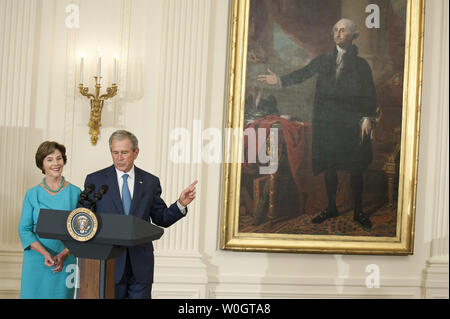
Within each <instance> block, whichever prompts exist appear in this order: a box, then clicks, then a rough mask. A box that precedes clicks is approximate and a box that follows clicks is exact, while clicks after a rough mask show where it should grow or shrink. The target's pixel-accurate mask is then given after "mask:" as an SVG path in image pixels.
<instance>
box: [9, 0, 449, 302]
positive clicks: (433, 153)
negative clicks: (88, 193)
mask: <svg viewBox="0 0 450 319" xmlns="http://www.w3.org/2000/svg"><path fill="white" fill-rule="evenodd" d="M69 3H75V4H77V5H78V6H79V8H80V28H79V29H68V28H67V27H66V26H65V18H66V13H65V11H64V10H65V8H66V6H67V5H68V4H69ZM229 6H230V1H226V0H183V1H181V0H152V1H147V0H134V1H126V0H96V1H93V0H90V1H87V0H77V1H68V0H64V1H61V0H58V1H57V0H15V1H13V0H1V1H0V31H1V32H0V36H1V38H0V50H1V53H2V54H1V56H0V77H1V83H2V85H1V89H0V134H1V135H0V143H1V144H0V147H1V152H0V171H2V172H5V177H4V178H3V179H2V182H1V183H0V297H2V298H15V297H17V296H18V294H19V289H20V270H21V256H22V253H21V248H20V243H19V240H18V237H17V231H16V229H17V224H18V220H19V218H20V210H21V204H22V200H23V196H24V194H25V191H26V190H27V189H28V188H30V187H32V186H34V185H36V184H37V183H38V182H39V180H40V178H41V174H40V173H39V171H38V169H37V168H36V167H35V166H34V164H33V161H34V160H33V158H34V152H35V150H36V147H37V146H38V145H39V143H40V142H41V141H42V140H46V139H51V140H57V141H59V142H62V143H64V144H65V145H66V146H67V148H68V152H69V162H68V164H67V166H66V169H65V176H66V178H68V179H69V180H70V181H71V182H72V183H74V184H76V185H79V186H82V184H83V182H84V178H85V175H86V174H87V173H89V172H92V171H94V170H97V169H100V168H103V167H105V166H107V165H110V164H111V159H110V157H109V154H108V146H107V138H108V136H109V134H110V133H111V132H113V131H114V130H116V129H118V128H125V129H128V130H131V131H133V132H134V133H135V134H136V135H137V136H138V138H139V140H140V150H141V152H140V154H139V158H138V160H137V162H136V164H137V166H139V167H141V168H143V169H145V170H148V171H150V172H152V173H154V174H156V175H158V176H160V178H161V183H162V187H163V197H164V198H165V199H166V202H172V201H174V200H175V199H176V198H177V197H178V195H179V192H180V191H181V190H182V189H183V187H184V186H186V185H188V184H189V183H190V182H191V181H192V180H193V179H195V178H198V179H199V185H198V191H197V193H198V197H197V199H196V201H195V202H194V203H193V204H191V205H190V208H189V209H190V212H189V214H188V217H187V218H186V219H184V220H183V221H180V222H179V223H177V224H176V225H174V226H172V227H171V228H169V229H167V230H166V233H165V235H164V237H163V239H162V240H160V241H159V242H158V243H157V244H156V255H157V257H156V270H155V285H154V289H153V295H154V297H156V298H315V297H332V298H347V297H362V298H365V297H371V298H394V297H398V298H422V297H426V298H430V297H433V298H438V297H448V89H447V88H448V1H446V0H432V1H428V2H427V10H426V29H425V56H424V80H423V100H422V101H423V102H422V121H421V128H420V154H419V158H420V162H419V172H418V174H419V178H418V197H417V206H416V207H417V208H416V209H417V211H416V234H415V254H414V255H413V256H406V257H393V256H349V255H311V254H281V253H280V254H273V253H272V254H268V253H251V252H230V251H222V250H220V249H219V248H218V244H219V221H220V207H221V195H220V188H221V178H222V176H221V168H222V167H221V165H219V164H205V163H203V164H199V163H193V164H175V163H173V162H171V161H169V160H168V158H169V154H170V146H171V145H173V142H171V141H170V136H169V134H170V132H171V131H172V130H173V129H174V128H177V127H185V128H187V129H188V130H189V131H190V132H191V134H192V133H193V121H194V120H199V121H201V123H202V126H203V128H208V127H216V128H220V129H221V128H222V127H223V121H224V117H225V112H224V110H225V100H226V85H227V82H226V76H227V74H226V70H227V49H228V48H227V39H228V23H229V21H228V19H229ZM98 46H100V47H101V49H102V52H103V62H104V64H103V65H104V67H103V70H104V72H105V74H106V77H107V78H106V79H105V80H106V83H109V79H108V77H110V76H111V72H112V57H113V54H114V52H117V53H118V55H119V57H120V80H119V89H120V91H119V92H120V93H119V95H118V96H117V97H116V98H115V99H114V100H112V101H108V102H107V103H106V105H105V109H104V111H103V119H102V129H101V137H100V139H99V142H98V145H97V146H95V147H94V146H91V145H90V143H89V135H88V128H87V123H88V117H89V109H88V101H87V100H86V99H85V98H84V97H82V96H80V94H79V93H78V92H77V89H76V85H77V82H78V63H79V54H80V52H82V51H83V52H84V53H85V55H86V65H85V75H86V77H87V75H93V73H94V72H95V55H96V50H97V47H98ZM442 66H445V67H442ZM369 264H376V265H378V266H379V268H380V275H381V281H380V288H372V289H370V288H367V287H366V284H365V281H366V276H367V275H368V273H366V267H367V265H369Z"/></svg>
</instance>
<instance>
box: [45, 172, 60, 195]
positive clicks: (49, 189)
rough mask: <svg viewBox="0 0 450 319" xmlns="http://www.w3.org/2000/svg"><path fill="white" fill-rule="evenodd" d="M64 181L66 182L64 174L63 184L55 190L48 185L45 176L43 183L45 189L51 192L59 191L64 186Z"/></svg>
mask: <svg viewBox="0 0 450 319" xmlns="http://www.w3.org/2000/svg"><path fill="white" fill-rule="evenodd" d="M64 182H65V179H64V176H63V177H62V181H61V185H59V187H58V189H57V190H53V189H51V188H50V187H48V185H47V183H46V182H45V177H44V178H43V179H42V183H43V184H44V187H45V189H46V190H48V191H49V192H51V193H58V192H59V191H60V190H61V188H62V187H63V186H64Z"/></svg>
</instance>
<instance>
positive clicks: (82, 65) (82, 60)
mask: <svg viewBox="0 0 450 319" xmlns="http://www.w3.org/2000/svg"><path fill="white" fill-rule="evenodd" d="M83 73H84V56H83V55H81V61H80V84H83V80H84V74H83Z"/></svg>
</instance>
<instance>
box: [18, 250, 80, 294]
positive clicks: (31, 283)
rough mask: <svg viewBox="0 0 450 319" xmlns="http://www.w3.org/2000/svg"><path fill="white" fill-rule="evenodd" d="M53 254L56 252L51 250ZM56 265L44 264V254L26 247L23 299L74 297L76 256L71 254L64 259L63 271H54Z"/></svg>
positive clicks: (23, 267) (22, 285)
mask: <svg viewBox="0 0 450 319" xmlns="http://www.w3.org/2000/svg"><path fill="white" fill-rule="evenodd" d="M49 253H50V254H52V256H54V255H56V254H55V252H52V251H49ZM53 268H54V267H47V266H45V264H44V256H42V255H41V254H40V253H38V252H37V251H34V250H31V249H26V250H25V251H24V254H23V264H22V283H21V290H20V298H22V299H73V298H74V293H75V282H76V281H75V269H76V258H75V256H73V255H70V256H69V257H67V258H66V260H65V261H64V267H63V270H62V271H61V272H57V273H53V270H52V269H53Z"/></svg>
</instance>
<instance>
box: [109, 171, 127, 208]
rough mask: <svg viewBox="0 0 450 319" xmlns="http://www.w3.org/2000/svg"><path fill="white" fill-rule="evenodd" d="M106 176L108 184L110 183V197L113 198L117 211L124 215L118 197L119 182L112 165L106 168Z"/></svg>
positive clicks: (120, 200)
mask: <svg viewBox="0 0 450 319" xmlns="http://www.w3.org/2000/svg"><path fill="white" fill-rule="evenodd" d="M106 176H107V178H108V184H109V185H111V188H110V189H109V191H110V192H111V198H112V199H113V202H114V205H115V206H116V209H117V212H118V213H120V214H123V215H124V214H125V212H124V211H123V206H122V199H121V198H120V191H119V184H118V183H117V174H116V170H115V168H114V165H113V166H111V167H110V168H109V169H108V171H107V173H106Z"/></svg>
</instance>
